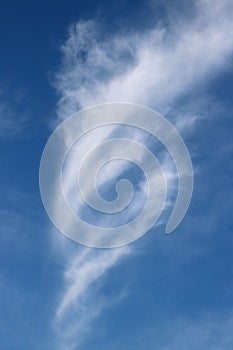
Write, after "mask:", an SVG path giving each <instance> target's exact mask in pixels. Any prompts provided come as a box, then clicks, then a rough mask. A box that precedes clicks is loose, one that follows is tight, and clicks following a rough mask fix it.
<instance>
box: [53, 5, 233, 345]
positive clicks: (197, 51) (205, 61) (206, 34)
mask: <svg viewBox="0 0 233 350" xmlns="http://www.w3.org/2000/svg"><path fill="white" fill-rule="evenodd" d="M232 11H233V3H232V2H231V1H229V0H221V1H217V0H215V1H210V0H197V1H196V2H195V13H194V14H193V17H192V19H190V18H189V21H187V20H186V19H185V18H179V22H178V23H177V22H176V18H174V19H173V18H172V16H171V14H170V17H169V21H170V22H169V24H166V25H163V24H161V23H160V24H158V25H157V24H156V25H155V26H154V28H152V29H149V30H145V31H144V32H136V31H135V32H134V33H132V32H130V33H126V34H125V35H124V36H123V35H121V34H117V33H115V34H112V35H110V36H107V37H106V36H105V37H102V36H101V30H100V29H99V28H100V27H99V26H100V24H99V23H97V22H95V21H92V20H90V21H80V22H78V23H76V24H74V25H72V26H71V27H70V29H69V38H68V40H67V41H66V42H65V44H64V45H63V46H62V52H63V63H62V66H61V68H60V70H59V71H58V72H57V74H56V78H55V81H54V86H55V88H56V89H57V91H58V93H59V95H60V99H59V103H58V110H57V114H58V118H59V119H60V120H63V119H65V118H66V117H68V116H70V115H71V114H72V113H74V112H76V111H77V110H79V109H80V108H83V107H89V106H92V105H94V104H98V103H102V102H109V101H126V102H135V103H139V104H143V105H147V106H150V107H152V108H155V109H157V110H159V111H161V112H163V113H166V114H167V113H168V116H169V114H170V115H174V109H175V108H176V106H177V104H178V101H179V100H180V98H182V97H184V96H186V95H187V94H191V93H192V92H193V91H195V90H196V89H197V88H198V87H199V86H201V85H203V84H208V83H209V82H210V81H211V79H212V78H213V77H214V76H216V75H217V74H218V73H219V72H220V71H221V70H222V69H224V68H225V67H226V66H227V65H228V64H229V62H230V57H231V55H232V52H233V45H232V42H233V22H232V15H231V14H232ZM201 108H206V105H205V103H204V104H202V105H201ZM188 112H189V113H188ZM188 112H187V110H185V109H182V108H179V114H178V115H176V118H175V120H176V123H177V125H178V127H179V128H180V129H181V130H182V131H185V130H187V129H189V128H190V127H191V128H192V127H193V125H194V124H195V120H197V118H199V117H200V116H199V115H198V111H197V110H195V114H192V113H191V114H190V111H188ZM99 136H100V138H99V139H104V138H105V137H106V134H104V133H103V134H101V135H99ZM165 163H167V159H166V158H165ZM167 169H168V170H169V172H168V173H169V174H170V173H171V172H170V169H169V167H167ZM110 175H111V174H110ZM110 177H111V176H110ZM107 180H108V178H106V179H105V181H107ZM67 186H68V188H69V183H67ZM130 251H131V249H126V250H116V251H113V250H111V251H109V252H106V251H100V252H98V254H97V253H96V251H95V250H93V251H90V250H89V249H83V251H82V252H81V253H80V251H79V254H78V256H74V257H71V258H70V262H69V263H68V266H67V267H66V269H65V272H64V287H63V291H64V292H63V294H62V295H61V298H60V301H59V304H58V307H57V312H56V316H55V320H54V322H55V324H56V325H57V327H58V329H60V328H59V324H60V325H62V329H63V332H64V328H65V329H66V330H67V332H65V334H66V336H65V337H64V338H63V341H64V344H68V345H64V344H63V349H66V348H69V349H72V346H73V347H74V348H75V346H76V345H75V344H76V341H75V337H76V338H79V336H80V334H81V333H82V331H81V329H83V328H86V327H87V324H89V322H90V321H91V320H92V319H93V317H95V316H97V314H98V312H99V311H100V310H101V308H102V306H101V303H102V305H104V304H105V302H101V303H100V304H99V307H98V308H97V311H93V309H92V308H91V307H89V305H88V306H87V304H88V302H89V301H90V299H91V298H93V299H94V300H95V299H96V298H97V295H96V294H95V287H93V286H94V283H95V282H96V281H97V280H98V279H100V278H101V277H103V276H104V275H105V274H106V272H107V271H108V270H109V269H110V268H111V267H113V266H114V265H115V264H117V263H118V262H119V261H120V260H121V257H122V256H124V255H125V254H128V253H129V252H130ZM90 295H91V297H90V299H89V296H90ZM90 305H92V304H91V303H90ZM82 327H83V328H82ZM74 334H75V336H74ZM72 344H73V345H72Z"/></svg>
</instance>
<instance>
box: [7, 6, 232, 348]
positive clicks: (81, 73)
mask: <svg viewBox="0 0 233 350" xmlns="http://www.w3.org/2000/svg"><path fill="white" fill-rule="evenodd" d="M232 14H233V4H232V2H231V1H230V0H221V1H220V0H212V1H210V0H196V1H194V2H192V4H190V3H189V4H187V2H185V1H175V2H174V1H173V2H172V1H159V0H158V1H156V0H154V1H153V0H151V1H141V2H140V1H136V2H133V3H132V2H131V1H108V2H107V1H99V2H98V3H97V2H95V1H85V2H84V1H70V2H59V3H57V2H55V1H49V2H40V3H32V2H29V1H23V2H20V3H19V2H8V3H5V4H4V5H2V7H1V12H0V28H1V30H0V36H1V43H2V45H1V55H0V73H1V76H0V143H1V150H2V151H1V157H0V165H1V172H0V179H1V186H0V194H1V207H0V220H1V235H0V240H1V248H0V311H1V312H0V344H1V346H0V347H1V349H3V350H8V349H9V350H12V349H14V350H21V349H35V350H37V349H38V350H39V349H40V350H41V349H44V350H53V349H58V350H66V349H67V350H68V349H69V350H77V349H78V350H90V349H102V350H105V349H106V350H109V349H110V350H115V349H117V350H119V349H127V350H131V349H132V350H142V349H147V350H152V349H153V350H154V349H158V350H178V349H179V350H183V349H187V348H188V349H190V350H192V349H195V350H199V349H211V350H217V349H218V350H219V349H221V350H229V349H232V346H233V335H232V327H233V297H232V289H233V285H232V277H233V255H232V249H233V238H232V224H233V220H232V204H233V203H232V202H233V199H232V198H233V197H232V194H231V190H232V176H233V174H232V172H233V166H232V162H231V159H232V152H233V141H232V127H233V121H232V107H233V102H232V93H233V74H232V67H233V66H232V57H233V24H232ZM109 101H125V102H131V103H138V104H142V105H145V106H147V107H150V108H152V109H155V110H156V111H158V112H160V113H162V114H163V115H164V116H166V117H167V118H168V120H170V121H171V122H172V123H173V124H174V125H175V126H176V127H177V129H178V131H179V132H180V134H181V135H182V137H183V138H184V141H185V143H186V145H187V147H188V149H189V152H190V155H191V157H192V162H193V167H194V177H195V186H194V192H193V198H192V201H191V204H190V207H189V210H188V212H187V214H186V216H185V218H184V220H183V221H182V223H181V224H180V225H179V227H178V228H177V229H176V230H175V231H174V232H173V233H172V234H171V235H165V234H164V232H165V227H166V221H167V217H168V215H169V213H170V211H171V208H172V205H173V202H172V200H173V192H172V190H171V193H169V195H170V201H169V205H168V206H167V208H166V210H165V212H164V213H163V215H162V217H161V220H160V221H159V224H158V225H156V226H155V227H154V228H153V229H151V230H150V231H149V232H148V233H147V234H146V235H144V236H143V238H141V239H140V240H138V241H136V242H134V243H132V244H130V245H127V246H125V247H123V248H117V249H111V250H104V249H103V250H101V249H91V248H86V247H83V246H81V245H79V244H77V243H74V242H72V241H71V240H69V239H67V238H65V237H64V236H63V235H62V234H60V233H59V232H58V231H57V230H56V229H55V228H54V226H53V225H52V224H51V223H50V221H49V219H48V217H47V214H46V212H45V210H44V208H43V205H42V202H41V199H40V192H39V184H38V182H39V181H38V177H39V164H40V158H41V154H42V151H43V148H44V146H45V144H46V141H47V140H48V137H49V136H50V134H51V132H52V131H53V130H54V128H55V126H56V125H58V124H59V123H60V122H61V121H63V120H64V119H66V118H67V117H69V116H70V115H71V114H72V113H74V112H76V111H78V110H80V109H82V108H84V107H89V106H92V105H94V104H98V103H103V102H109ZM126 133H127V132H126ZM104 137H105V134H104V135H102V134H101V135H100V138H104ZM134 137H136V138H137V137H139V136H138V135H136V136H135V135H134ZM153 145H154V146H153ZM153 147H154V148H153ZM151 148H153V150H154V151H156V149H158V148H157V144H156V143H155V144H153V143H151ZM159 150H160V148H159ZM162 156H163V160H164V166H165V167H166V169H168V171H171V172H172V173H173V172H174V165H173V164H172V160H171V159H170V158H169V156H168V155H166V154H165V153H162ZM128 175H130V174H128ZM131 175H132V176H133V178H134V181H137V173H136V170H135V169H132V171H131ZM102 180H103V179H102ZM107 180H108V181H109V178H108V179H105V181H107ZM171 185H172V186H175V187H176V186H177V183H176V182H174V183H173V182H172V184H171ZM172 186H171V188H173V187H172ZM107 189H108V187H107ZM110 189H112V187H110V188H109V191H107V193H105V195H106V197H108V196H109V197H108V198H111V193H112V192H111V191H110ZM141 196H142V198H143V193H142V194H141ZM170 202H171V203H170ZM87 216H88V215H87ZM91 220H93V217H92V219H91Z"/></svg>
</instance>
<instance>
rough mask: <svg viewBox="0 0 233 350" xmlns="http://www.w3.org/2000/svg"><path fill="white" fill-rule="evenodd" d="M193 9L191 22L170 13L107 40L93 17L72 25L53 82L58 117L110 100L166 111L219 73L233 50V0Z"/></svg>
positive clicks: (205, 3) (202, 2)
mask: <svg viewBox="0 0 233 350" xmlns="http://www.w3.org/2000/svg"><path fill="white" fill-rule="evenodd" d="M195 7H196V13H194V14H193V17H192V19H190V18H189V19H188V21H186V20H185V18H179V22H178V23H177V21H176V18H175V19H173V18H172V16H170V23H169V25H166V26H165V25H164V26H162V25H161V24H160V25H156V26H155V27H154V28H153V29H151V30H148V31H146V32H142V33H138V32H137V33H136V32H135V33H130V34H126V35H124V36H123V35H118V34H113V35H112V36H110V37H109V36H107V38H104V39H103V38H102V37H101V36H100V33H101V30H100V29H99V26H100V24H99V23H95V21H81V22H78V23H77V24H75V25H72V26H71V27H70V31H69V39H68V40H67V42H66V43H65V44H64V45H63V47H62V52H63V55H64V59H63V66H62V68H61V70H60V71H59V72H58V73H57V76H56V80H55V87H56V89H57V91H58V92H59V94H60V96H61V98H60V101H59V104H58V116H59V118H61V119H64V118H66V117H68V116H69V115H70V114H72V113H74V112H76V111H77V110H78V109H79V108H83V107H88V106H91V105H94V104H97V103H102V102H109V101H127V102H135V103H139V104H143V105H147V106H150V107H153V108H156V109H159V110H160V111H164V110H165V109H166V108H168V107H169V106H171V105H172V104H173V103H175V102H176V100H177V99H178V98H179V97H181V96H182V95H184V94H187V93H188V92H190V91H191V89H193V88H194V87H195V86H197V84H199V83H203V82H204V83H206V79H208V78H212V77H213V75H216V74H218V72H219V71H220V70H221V69H222V68H224V67H225V65H226V64H227V63H228V62H230V57H231V54H232V50H233V48H232V39H233V24H232V18H231V13H232V7H233V5H232V2H231V1H229V0H223V1H212V2H211V1H207V0H198V1H196V6H195Z"/></svg>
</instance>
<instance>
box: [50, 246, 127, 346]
mask: <svg viewBox="0 0 233 350" xmlns="http://www.w3.org/2000/svg"><path fill="white" fill-rule="evenodd" d="M129 252H130V248H129V247H124V248H118V249H114V250H111V251H109V250H105V251H100V250H96V249H89V248H83V249H82V250H80V253H79V254H77V255H75V256H74V257H73V259H71V263H70V264H69V266H68V267H67V268H66V270H65V274H64V278H65V286H64V293H62V295H61V299H60V301H59V304H58V307H57V311H56V315H55V319H54V325H55V329H56V332H57V334H58V339H59V348H60V349H62V350H64V349H70V350H71V349H76V347H77V346H78V345H79V344H80V343H81V342H82V338H83V336H84V335H85V333H86V331H88V330H89V329H90V327H91V323H92V321H93V320H94V319H95V318H96V317H97V316H98V315H99V313H100V312H101V311H102V310H103V308H104V307H106V306H108V305H109V304H111V303H113V302H117V301H119V300H120V299H121V298H122V297H123V296H124V294H125V291H124V290H122V292H121V293H120V295H119V294H117V295H112V296H108V297H105V296H104V294H103V293H101V287H100V285H99V284H98V285H97V284H96V281H97V280H98V281H100V280H101V279H103V277H104V276H105V274H106V273H107V272H109V270H111V268H113V266H114V265H115V264H119V262H120V261H121V260H122V259H123V257H124V256H125V255H127V254H129Z"/></svg>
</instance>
